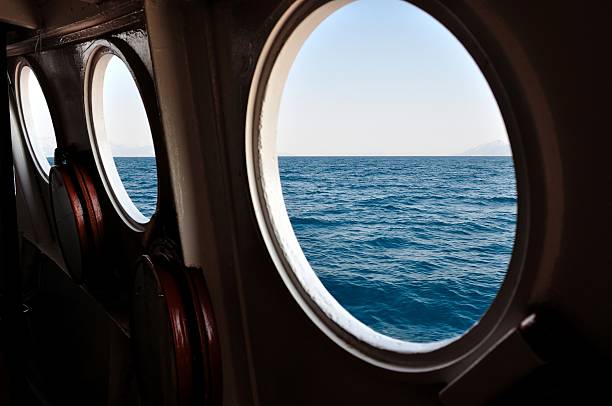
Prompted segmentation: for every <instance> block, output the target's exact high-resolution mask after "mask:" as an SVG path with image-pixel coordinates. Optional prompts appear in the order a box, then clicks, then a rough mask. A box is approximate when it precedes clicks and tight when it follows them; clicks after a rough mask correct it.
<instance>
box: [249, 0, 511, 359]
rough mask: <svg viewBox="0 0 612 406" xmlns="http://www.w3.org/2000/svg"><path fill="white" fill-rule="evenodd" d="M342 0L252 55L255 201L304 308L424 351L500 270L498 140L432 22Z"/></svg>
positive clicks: (503, 229) (505, 262) (507, 247)
mask: <svg viewBox="0 0 612 406" xmlns="http://www.w3.org/2000/svg"><path fill="white" fill-rule="evenodd" d="M346 3H347V2H345V1H342V2H330V3H327V4H326V5H325V6H323V7H321V8H320V9H318V10H316V11H315V12H314V13H312V14H310V15H309V16H308V17H306V19H305V20H303V22H302V23H300V24H299V25H298V26H297V27H295V29H294V30H293V32H292V33H291V34H290V35H288V37H287V38H284V37H283V35H285V34H278V32H282V31H281V30H279V31H278V32H277V34H276V35H278V36H279V37H278V38H282V39H278V38H277V39H276V41H279V42H281V43H282V44H283V45H282V47H279V49H280V50H279V51H274V49H275V47H274V46H273V45H268V46H269V48H268V49H269V50H270V51H269V53H268V54H267V55H266V57H267V58H268V59H265V60H263V62H262V61H260V65H259V69H260V71H259V72H258V74H259V75H261V76H260V77H261V78H262V81H263V82H260V83H255V84H254V88H253V89H252V92H255V96H252V99H251V100H252V108H253V111H252V115H251V116H250V117H251V119H252V120H253V121H252V127H251V130H250V133H248V134H247V138H248V137H253V138H252V141H251V144H250V150H249V151H247V154H248V155H249V159H251V157H252V166H250V167H249V168H250V170H251V171H252V172H251V173H250V176H251V178H250V181H251V188H252V189H251V190H252V193H253V195H254V200H255V203H256V212H257V214H258V220H259V222H260V225H261V226H262V230H263V231H264V237H266V240H267V244H268V247H269V248H270V250H271V252H272V254H273V259H275V261H276V264H277V267H278V268H279V270H280V271H281V275H283V276H285V281H286V282H287V283H288V285H289V286H290V288H291V290H292V292H294V294H296V295H297V296H299V297H302V298H306V300H305V301H304V302H303V303H305V304H303V305H304V306H306V307H307V308H309V309H314V313H315V314H316V316H315V317H316V318H318V319H320V318H321V317H323V318H327V319H328V320H329V322H328V323H327V324H328V325H329V324H333V325H336V326H340V327H341V328H342V329H344V330H346V331H348V332H350V333H351V334H353V335H354V336H356V337H357V338H358V339H360V340H361V341H365V342H368V343H370V344H372V345H374V346H378V347H381V348H384V349H388V350H395V351H406V352H415V351H416V352H418V351H426V350H432V349H434V348H438V347H439V346H441V345H444V344H446V343H449V342H451V341H453V340H454V339H456V338H457V337H459V336H461V335H462V334H464V333H465V332H466V331H468V330H469V329H470V328H471V327H472V326H474V325H475V324H476V323H477V322H478V321H479V320H480V318H481V317H482V316H483V314H484V313H485V312H486V310H487V309H488V308H489V306H490V305H491V303H492V302H493V300H494V298H495V297H496V295H497V293H498V290H499V289H500V286H501V285H502V282H503V281H504V278H505V276H506V272H507V270H508V267H509V262H510V258H511V256H512V253H513V247H514V241H515V234H516V224H517V188H516V174H515V169H514V163H513V158H512V155H511V148H510V144H509V138H508V134H507V130H506V126H505V123H504V119H503V117H502V114H501V112H500V108H499V106H498V103H497V101H496V98H495V96H494V94H493V92H492V90H491V87H490V86H489V83H488V81H487V79H486V78H485V76H484V75H483V73H482V72H481V70H480V69H479V67H478V65H477V63H476V62H475V60H474V59H473V58H472V56H471V55H470V53H469V52H468V51H467V49H466V48H465V47H464V46H463V45H462V43H461V42H460V41H459V40H458V39H457V38H456V37H455V36H454V35H453V34H452V33H451V32H450V31H449V30H448V29H447V28H446V27H445V26H443V25H442V24H441V23H440V22H439V21H438V20H436V19H435V18H433V17H432V16H431V15H429V14H427V13H426V12H424V11H423V10H421V9H419V8H417V7H415V6H413V5H411V4H410V3H407V2H403V1H397V0H357V1H354V2H349V3H348V4H346ZM271 41H272V42H269V44H270V43H272V44H273V43H274V42H273V41H275V40H274V39H272V40H271ZM275 52H277V53H275ZM247 148H249V146H248V145H247ZM250 165H251V164H250ZM296 292H297V293H296ZM308 303H314V306H316V308H312V306H313V305H312V304H308Z"/></svg>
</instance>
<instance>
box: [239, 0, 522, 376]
mask: <svg viewBox="0 0 612 406" xmlns="http://www.w3.org/2000/svg"><path fill="white" fill-rule="evenodd" d="M352 1H353V0H335V1H330V2H325V1H320V2H318V4H319V6H318V7H316V6H315V7H314V8H313V7H312V6H310V9H308V7H306V6H305V4H306V2H305V1H297V2H295V3H293V4H292V5H291V6H290V7H289V9H288V10H287V11H286V12H285V14H284V15H283V16H282V17H281V18H280V19H279V21H278V23H277V24H276V26H275V27H274V28H273V30H272V32H271V34H270V35H269V37H268V39H267V41H266V43H265V45H264V47H263V50H262V52H261V54H260V57H259V60H258V63H257V65H256V69H255V73H254V76H253V81H252V83H251V88H250V93H249V101H248V106H247V116H246V118H247V120H246V134H245V147H246V162H247V174H248V181H249V189H250V193H251V199H252V202H253V206H254V211H255V215H256V219H257V222H258V224H259V228H260V230H261V234H262V237H263V239H264V242H265V244H266V246H267V248H268V252H269V253H270V256H271V258H272V260H273V262H274V264H275V266H276V268H277V270H278V271H279V274H280V276H281V278H282V280H283V282H284V283H285V285H286V286H287V288H288V289H289V291H290V293H291V294H292V296H293V297H294V299H295V300H296V301H297V303H298V304H299V305H300V307H301V308H302V309H303V311H304V312H305V313H306V314H307V316H308V317H309V318H310V319H311V321H312V322H314V324H316V325H317V326H318V327H319V328H320V329H321V330H322V331H323V332H324V333H325V334H326V335H327V336H328V337H329V338H331V339H332V340H333V341H335V342H336V343H337V344H339V345H340V346H341V347H343V348H344V349H346V350H347V351H349V352H350V353H352V354H353V355H355V356H357V357H359V358H361V359H363V360H365V361H367V362H369V363H371V364H374V365H377V366H381V367H383V368H386V369H391V370H397V371H404V372H409V371H422V370H431V368H432V367H433V368H437V367H442V366H443V365H448V363H449V362H452V361H451V359H458V358H461V357H463V356H466V355H467V354H468V353H469V352H470V351H471V350H473V349H475V347H476V346H475V345H474V340H472V341H471V342H472V345H469V346H467V347H466V346H465V345H463V347H462V346H460V345H458V346H455V345H451V344H453V343H455V342H458V341H465V340H464V338H465V337H466V336H468V335H471V336H473V335H474V334H473V332H474V333H475V331H474V330H478V335H479V337H480V338H481V339H484V338H485V337H487V336H490V335H491V334H492V333H493V330H495V329H496V327H497V326H498V324H499V323H500V321H501V319H502V317H503V316H504V314H506V312H507V310H508V309H509V307H510V302H511V299H512V297H514V295H515V293H516V287H517V282H518V274H520V272H519V271H520V263H521V262H522V261H521V260H520V258H519V259H516V258H514V253H513V256H512V258H511V260H510V265H509V267H508V270H507V272H506V277H505V278H504V282H503V283H502V285H501V287H500V290H499V292H498V294H497V295H496V297H495V299H494V301H493V304H491V306H490V307H489V308H488V310H487V311H486V312H485V313H484V315H483V316H482V317H481V318H480V319H479V320H478V321H477V322H476V323H474V324H473V325H472V326H471V327H470V328H468V329H467V330H466V331H465V332H463V333H462V334H460V335H458V336H456V337H453V338H451V339H447V340H441V341H435V342H427V343H416V342H409V341H403V340H399V339H395V338H392V337H389V336H386V335H384V334H381V333H378V332H376V331H374V330H372V329H371V328H370V327H368V326H366V325H365V324H364V323H362V322H360V321H359V320H357V319H356V318H355V317H354V316H353V315H351V314H350V313H349V312H348V311H347V310H346V309H345V308H344V307H342V306H341V305H340V304H339V303H338V302H337V300H336V299H335V298H334V297H333V296H332V295H331V294H330V293H329V292H328V291H327V289H326V288H325V287H324V286H323V284H322V283H321V281H320V280H319V278H318V277H317V276H316V274H315V272H314V271H313V270H312V268H311V266H310V264H309V263H308V261H307V259H306V258H305V256H304V253H303V251H302V249H301V246H300V244H299V242H298V240H297V238H296V236H295V233H294V231H293V228H292V226H291V223H290V220H289V216H288V213H287V210H286V208H285V204H284V199H283V197H282V189H281V184H280V176H279V169H278V161H277V159H278V157H277V155H276V120H277V113H278V104H279V103H280V95H281V94H282V89H283V87H284V82H285V80H286V78H287V75H288V72H289V70H290V68H291V64H292V63H293V60H294V59H295V56H296V54H297V52H298V51H299V49H300V48H301V45H302V43H303V42H304V41H305V39H306V38H307V37H308V35H309V34H310V33H311V32H312V31H313V30H314V29H315V28H316V26H317V25H318V24H319V23H320V22H321V21H323V19H325V18H326V17H327V16H329V15H330V14H331V13H333V12H334V11H335V10H337V9H338V8H340V7H342V6H344V5H346V4H348V3H350V2H352ZM438 21H439V20H438ZM445 26H446V24H445ZM447 29H448V27H447ZM460 42H461V43H462V45H463V46H464V47H466V48H467V49H468V50H469V48H468V47H467V46H466V45H465V43H464V42H463V41H460ZM469 54H470V55H471V56H472V57H474V54H473V53H472V52H469ZM279 65H282V68H279ZM279 69H284V74H278V72H276V73H275V71H277V70H279ZM481 70H482V68H481ZM483 73H484V72H483ZM279 78H281V79H279ZM273 79H276V80H273ZM487 82H488V83H489V85H490V86H491V81H490V78H489V77H487ZM498 90H499V89H498ZM494 93H495V92H494ZM498 96H499V94H496V95H495V97H496V99H497V98H498ZM274 103H276V105H274ZM498 104H499V101H498ZM270 110H272V113H273V114H271V113H270ZM504 120H506V117H505V116H504ZM506 127H507V128H508V126H507V124H506ZM515 171H516V168H515ZM517 175H518V173H517ZM518 180H519V179H517V181H518ZM518 186H519V185H517V187H518ZM518 206H519V209H520V206H521V204H520V201H519V204H518ZM520 213H521V212H520V211H519V213H518V216H517V220H519V221H518V222H517V226H518V225H519V223H520V221H521V216H520ZM518 231H519V230H518V228H517V229H516V230H515V232H516V234H515V235H516V237H515V243H514V252H516V250H517V241H516V238H518V235H519V234H518ZM513 262H515V263H517V264H515V265H514V266H512V263H513ZM513 270H514V271H513ZM511 271H513V272H512V276H513V278H510V277H509V276H510V274H511ZM510 279H511V280H510ZM502 292H503V293H504V294H503V295H502ZM501 296H504V299H503V303H501V304H496V303H497V302H498V301H499V300H500V298H501ZM494 304H496V311H495V313H496V314H495V315H491V314H490V313H491V312H490V310H491V309H492V308H493V305H494ZM485 320H486V323H485V322H484V321H485ZM485 324H486V325H485ZM477 328H478V329H477ZM457 344H458V343H457ZM468 344H469V343H468ZM450 347H454V348H455V350H453V351H451V353H448V352H446V351H447V350H446V349H447V348H450ZM461 348H463V350H461ZM441 349H444V350H445V352H446V354H447V355H449V354H451V358H447V357H442V358H441V357H439V356H436V357H434V358H433V359H438V361H441V362H437V363H436V362H434V363H435V364H437V367H436V366H434V365H433V364H431V363H429V365H428V366H423V367H424V368H425V369H423V368H421V367H419V366H418V365H417V364H419V363H418V362H417V364H414V363H412V362H409V361H408V362H407V360H408V359H409V358H404V357H403V356H404V355H406V356H412V355H415V354H425V355H427V356H428V357H427V358H430V357H429V354H430V353H433V352H436V353H437V352H438V351H437V350H441ZM466 349H467V351H466ZM456 350H459V352H457V351H456ZM381 354H382V355H381ZM384 354H386V355H384ZM389 354H391V356H388V355H389ZM392 354H397V356H399V358H397V356H395V357H394V356H393V355H392ZM452 354H455V355H454V356H452ZM430 359H431V358H430ZM444 359H446V361H444ZM396 361H397V362H396Z"/></svg>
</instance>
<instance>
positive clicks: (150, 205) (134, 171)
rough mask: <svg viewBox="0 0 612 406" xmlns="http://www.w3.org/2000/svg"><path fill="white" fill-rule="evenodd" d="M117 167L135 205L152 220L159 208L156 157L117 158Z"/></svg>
mask: <svg viewBox="0 0 612 406" xmlns="http://www.w3.org/2000/svg"><path fill="white" fill-rule="evenodd" d="M114 159H115V166H116V167H117V172H119V177H120V178H121V181H122V182H123V186H124V187H125V191H126V192H127V194H128V196H130V199H132V202H134V205H135V206H136V207H137V208H138V210H140V213H142V215H143V216H145V217H147V218H151V216H152V215H153V213H155V209H156V207H157V165H156V163H155V157H115V158H114Z"/></svg>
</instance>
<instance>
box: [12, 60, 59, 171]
mask: <svg viewBox="0 0 612 406" xmlns="http://www.w3.org/2000/svg"><path fill="white" fill-rule="evenodd" d="M17 83H18V88H19V101H20V106H21V113H22V117H23V122H24V127H25V129H24V130H25V134H26V136H27V139H28V145H29V147H30V149H31V152H32V155H33V156H34V160H35V162H36V166H37V167H38V169H39V170H40V172H41V173H42V174H43V175H44V176H45V177H47V176H48V175H49V169H51V165H52V164H53V154H54V152H55V148H57V141H56V139H55V130H54V128H53V120H52V119H51V112H50V111H49V106H48V104H47V100H46V98H45V95H44V93H43V90H42V88H41V86H40V83H39V82H38V78H37V77H36V74H35V73H34V71H33V70H32V68H30V67H29V66H28V65H21V66H20V68H19V71H18V78H17Z"/></svg>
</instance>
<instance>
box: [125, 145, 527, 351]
mask: <svg viewBox="0 0 612 406" xmlns="http://www.w3.org/2000/svg"><path fill="white" fill-rule="evenodd" d="M115 163H116V166H117V169H118V172H119V174H120V177H121V179H122V180H123V182H124V185H125V188H126V191H127V192H128V194H129V195H130V197H131V198H132V200H133V201H134V204H135V205H136V206H137V207H138V208H139V209H140V211H141V212H142V214H144V215H145V216H147V217H150V216H151V215H152V214H153V212H154V210H155V206H156V194H157V185H156V180H157V176H156V170H155V159H154V158H116V159H115ZM279 169H280V176H281V184H282V188H283V196H284V198H285V204H286V207H287V211H288V214H289V218H290V220H291V224H292V225H293V229H294V231H295V234H296V237H297V239H298V241H299V242H300V245H301V246H302V249H303V251H304V253H305V255H306V258H307V259H308V261H309V262H310V264H311V266H312V268H313V270H314V271H315V273H316V274H317V275H318V277H319V278H320V279H321V281H322V283H323V285H324V286H325V287H326V288H327V290H328V291H329V292H330V293H331V294H332V295H333V296H334V297H335V298H336V300H337V301H338V302H339V303H340V304H341V305H342V306H344V307H345V308H346V309H347V310H348V311H349V312H350V313H352V314H353V316H355V317H356V318H357V319H359V320H360V321H362V322H363V323H365V324H366V325H368V326H369V327H371V328H372V329H374V330H375V331H377V332H379V333H382V334H385V335H388V336H390V337H394V338H397V339H401V340H406V341H411V342H433V341H438V340H443V339H448V338H452V337H456V336H458V335H460V334H462V333H464V332H465V331H466V330H468V329H469V328H470V327H471V326H472V325H474V323H475V322H477V321H478V320H479V319H480V318H481V317H482V315H483V314H484V313H485V311H486V310H487V308H488V307H489V306H490V304H491V302H492V300H493V299H494V297H495V295H496V293H497V291H498V290H499V287H500V285H501V283H502V281H503V279H504V276H505V275H506V271H507V268H508V263H509V261H510V256H511V254H512V250H513V245H514V238H515V229H516V215H517V200H516V180H515V172H514V166H513V162H512V158H511V157H279Z"/></svg>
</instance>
